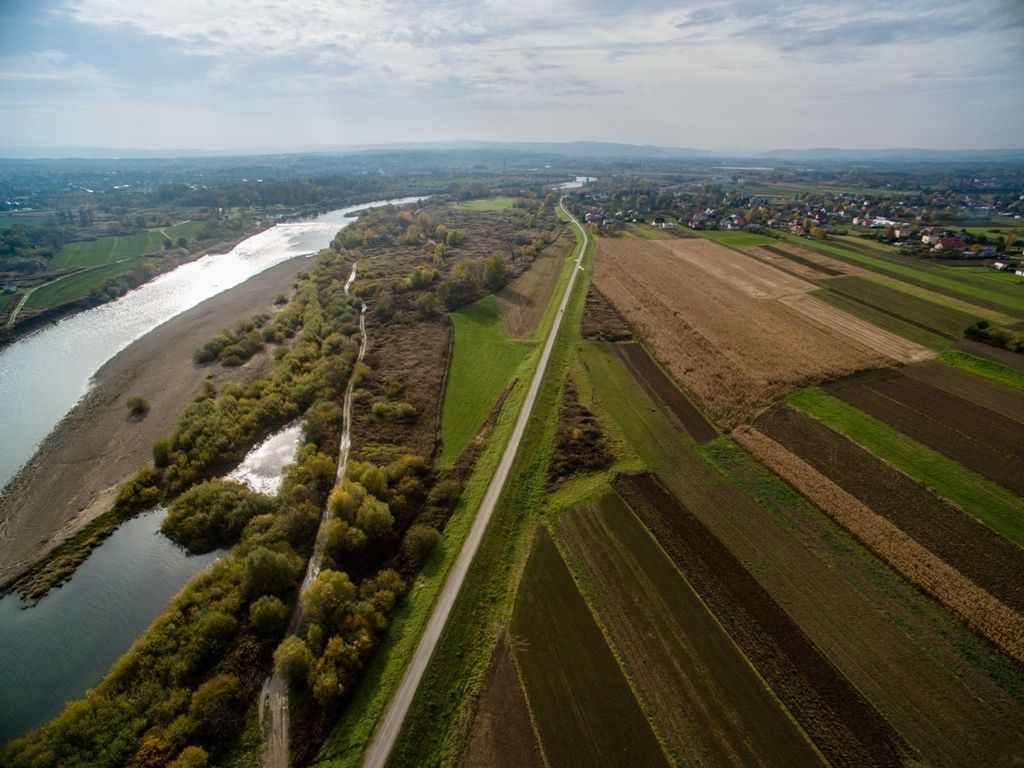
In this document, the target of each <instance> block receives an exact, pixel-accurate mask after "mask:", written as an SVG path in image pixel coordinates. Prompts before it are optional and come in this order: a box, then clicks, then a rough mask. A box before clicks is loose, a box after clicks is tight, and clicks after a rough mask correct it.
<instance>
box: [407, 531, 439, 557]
mask: <svg viewBox="0 0 1024 768" xmlns="http://www.w3.org/2000/svg"><path fill="white" fill-rule="evenodd" d="M440 538H441V535H440V534H439V533H438V532H437V529H436V528H433V527H431V526H429V525H414V526H412V528H410V529H409V530H408V531H406V533H405V539H404V540H403V541H402V552H403V553H404V554H405V556H406V558H408V560H409V562H411V563H412V564H413V565H416V566H419V565H422V564H423V562H424V561H425V560H426V559H427V557H429V556H430V553H431V552H433V551H434V547H436V546H437V542H438V540H439V539H440Z"/></svg>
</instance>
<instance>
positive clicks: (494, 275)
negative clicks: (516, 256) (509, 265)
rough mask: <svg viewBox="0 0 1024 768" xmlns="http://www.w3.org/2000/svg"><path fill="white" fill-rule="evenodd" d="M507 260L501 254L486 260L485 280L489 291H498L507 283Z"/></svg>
mask: <svg viewBox="0 0 1024 768" xmlns="http://www.w3.org/2000/svg"><path fill="white" fill-rule="evenodd" d="M506 271H507V270H506V268H505V260H504V259H503V258H501V256H491V257H490V258H489V259H487V260H486V261H485V262H484V274H483V281H484V286H485V287H486V288H487V290H489V291H496V290H498V289H499V288H501V286H502V285H504V284H505V274H506Z"/></svg>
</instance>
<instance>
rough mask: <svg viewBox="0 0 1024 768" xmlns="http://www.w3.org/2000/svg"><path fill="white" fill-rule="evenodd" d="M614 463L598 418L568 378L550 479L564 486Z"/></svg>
mask: <svg viewBox="0 0 1024 768" xmlns="http://www.w3.org/2000/svg"><path fill="white" fill-rule="evenodd" d="M614 460H615V457H614V456H613V455H612V451H611V448H610V447H609V446H608V441H607V440H605V438H604V434H603V433H602V432H601V426H600V425H599V424H598V423H597V419H596V418H595V417H594V414H593V413H591V412H590V410H589V409H588V408H587V407H586V406H585V405H583V404H582V403H581V402H580V400H579V397H578V395H577V393H576V387H575V386H574V385H573V383H572V379H567V380H566V382H565V392H564V394H563V396H562V408H561V410H560V411H559V413H558V428H557V430H556V432H555V447H554V450H553V451H552V452H551V458H550V460H549V461H550V463H549V464H548V480H549V481H550V482H551V483H553V484H554V483H560V482H562V481H563V480H566V479H568V478H570V477H572V476H573V475H575V474H578V473H580V472H586V471H596V470H600V469H606V468H607V467H609V466H611V464H612V462H613V461H614Z"/></svg>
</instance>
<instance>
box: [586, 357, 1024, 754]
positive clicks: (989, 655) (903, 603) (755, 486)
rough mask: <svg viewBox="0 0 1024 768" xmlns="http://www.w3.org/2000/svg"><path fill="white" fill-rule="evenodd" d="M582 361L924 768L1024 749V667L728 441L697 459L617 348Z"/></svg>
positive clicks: (672, 481) (603, 400)
mask: <svg viewBox="0 0 1024 768" xmlns="http://www.w3.org/2000/svg"><path fill="white" fill-rule="evenodd" d="M578 349H579V354H580V356H581V360H582V362H583V370H584V371H585V372H586V374H587V378H588V385H589V386H584V387H583V389H586V390H587V391H592V392H593V398H594V399H593V402H594V407H595V408H599V409H600V410H601V411H602V412H603V413H605V414H608V415H609V416H610V417H611V418H613V419H614V421H615V422H616V424H617V425H618V427H619V429H620V430H621V432H622V434H623V435H624V437H625V438H626V439H627V440H628V441H629V443H630V444H631V445H632V446H633V447H634V449H635V450H636V451H637V452H638V454H639V457H640V459H641V460H642V461H643V462H644V464H645V465H646V466H647V467H648V468H649V469H651V470H653V471H655V472H657V473H658V475H659V477H660V478H661V480H662V481H663V482H664V483H665V485H666V487H667V489H668V490H669V491H670V492H671V493H672V494H673V495H674V496H676V497H677V498H678V499H679V502H680V503H681V504H683V505H685V507H686V509H688V510H689V511H690V512H691V513H692V515H693V516H694V517H695V518H696V519H697V520H699V521H700V523H701V524H702V525H703V526H704V527H705V528H706V529H707V531H708V532H710V534H711V535H712V536H713V537H714V538H715V539H717V540H718V541H719V542H721V545H722V546H723V547H724V548H726V549H727V550H728V551H729V552H730V553H731V554H732V556H733V557H734V558H736V559H737V560H738V561H739V562H740V563H743V564H744V565H745V567H746V568H747V569H749V572H750V574H751V575H752V576H753V577H754V578H755V579H756V581H757V583H758V585H759V586H760V588H761V589H763V590H764V591H765V593H767V594H768V595H769V596H770V598H771V599H772V600H773V601H775V602H776V603H777V604H778V605H780V606H783V607H784V609H785V612H786V614H787V615H788V616H789V618H790V619H791V620H792V621H793V622H794V623H795V625H796V626H797V627H798V628H799V630H800V631H801V632H803V633H804V634H805V635H806V636H807V638H809V640H810V642H811V643H813V644H814V646H815V647H817V648H818V649H819V650H820V652H821V653H822V654H823V656H824V657H825V659H827V661H828V662H829V663H830V664H831V665H833V666H834V667H835V669H836V670H838V672H839V673H840V674H841V675H842V677H844V678H845V679H846V680H848V681H849V683H850V684H851V685H852V686H853V687H854V688H855V689H856V690H858V691H860V693H861V694H862V695H863V696H864V699H865V700H866V701H867V702H868V703H869V704H870V705H871V706H872V707H873V708H874V709H875V710H877V712H879V713H880V714H881V715H882V716H883V717H884V718H885V720H886V721H887V722H888V723H889V724H890V725H891V727H892V728H893V729H894V730H895V732H896V733H897V734H898V735H899V737H900V738H901V739H902V740H904V741H905V742H906V744H907V745H908V749H909V754H910V755H912V756H916V757H915V758H914V759H918V760H923V761H925V762H927V763H930V764H933V765H938V766H945V765H981V764H985V765H995V764H1003V763H1006V762H1007V761H1008V760H1009V759H1010V756H1011V755H1013V754H1015V753H1016V752H1017V751H1018V750H1019V743H1020V738H1021V736H1022V735H1024V731H1022V728H1021V725H1020V724H1021V723H1022V722H1024V675H1022V673H1021V671H1020V669H1019V668H1018V667H1017V666H1016V665H1015V664H1014V663H1013V662H1011V661H1009V660H1008V659H1007V658H1005V657H1004V656H1002V655H1000V654H998V653H997V652H995V651H993V649H992V647H991V646H990V645H989V644H988V643H987V641H985V640H983V639H981V638H979V637H978V636H977V635H976V634H974V632H972V631H971V630H970V629H968V628H967V627H966V626H965V625H964V624H963V623H962V622H961V621H960V620H959V619H957V618H955V617H953V616H952V615H950V613H949V612H948V611H947V610H945V609H944V608H942V607H941V606H940V605H938V604H937V603H936V602H934V601H933V600H932V599H930V598H928V597H926V596H925V595H923V594H922V593H921V592H919V591H918V590H917V589H916V588H915V587H914V586H913V585H912V584H910V583H908V582H907V581H906V580H905V579H904V578H903V577H902V576H901V575H900V574H899V573H897V572H895V571H894V570H892V569H891V568H890V567H889V566H887V565H886V564H885V563H884V562H882V561H881V560H879V559H878V558H877V557H876V556H875V555H873V554H872V553H871V552H870V551H868V550H867V549H865V548H864V547H863V546H862V545H861V544H860V543H859V542H858V541H857V540H856V539H855V538H853V537H851V536H850V534H849V533H847V532H846V531H845V530H844V529H843V528H842V527H840V526H839V525H837V524H836V523H835V522H833V521H832V520H831V519H830V518H829V517H828V516H826V515H824V514H822V513H821V512H820V511H819V510H817V508H815V507H814V506H812V505H810V504H809V503H808V502H807V501H806V500H805V499H804V498H802V497H801V496H800V495H799V494H797V493H796V492H794V491H793V490H792V489H791V488H790V487H789V486H787V485H785V484H784V483H783V482H782V481H781V480H779V478H777V477H776V476H775V475H773V474H771V473H769V472H768V471H766V470H765V469H764V468H763V467H761V466H760V465H759V464H757V463H756V462H755V461H753V460H752V459H751V458H750V457H749V456H748V455H746V454H745V453H743V452H742V451H740V450H738V449H737V448H736V447H735V446H734V445H733V444H732V442H731V441H730V440H728V439H727V438H719V439H718V440H715V441H713V442H711V443H709V444H707V445H706V446H704V447H701V448H699V449H697V450H694V449H693V448H690V447H688V445H687V443H686V442H685V440H680V437H679V427H678V426H675V424H676V423H675V422H674V420H670V419H668V418H667V417H666V416H665V414H664V413H662V411H661V410H660V409H659V408H657V407H656V406H655V405H654V404H652V403H651V401H650V399H649V398H648V397H647V395H646V393H644V392H643V390H642V389H641V388H639V387H638V386H637V385H636V383H635V382H634V380H633V379H632V377H631V376H630V374H629V372H628V370H626V368H625V367H624V366H623V365H622V363H621V360H620V358H619V356H618V355H617V354H616V353H615V351H614V348H613V345H610V344H607V343H601V342H583V343H582V344H581V345H580V346H579V348H578ZM656 535H657V534H656ZM658 538H659V541H661V543H662V546H667V545H666V544H665V541H664V540H663V539H662V537H661V536H660V535H658ZM712 608H713V610H715V611H716V615H719V612H718V610H717V609H715V608H714V606H712ZM720 620H721V619H720ZM728 626H729V625H728V624H727V628H728ZM730 634H732V632H731V631H730ZM734 639H736V638H735V635H734ZM737 641H738V640H737ZM741 646H742V644H741ZM751 653H752V652H751Z"/></svg>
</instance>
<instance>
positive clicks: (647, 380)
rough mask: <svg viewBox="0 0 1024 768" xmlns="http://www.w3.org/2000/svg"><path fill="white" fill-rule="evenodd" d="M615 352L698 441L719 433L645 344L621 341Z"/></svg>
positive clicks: (703, 440)
mask: <svg viewBox="0 0 1024 768" xmlns="http://www.w3.org/2000/svg"><path fill="white" fill-rule="evenodd" d="M615 353H616V354H617V355H618V356H619V358H621V360H622V362H623V363H624V364H625V366H626V369H627V370H628V371H629V372H630V373H631V374H632V375H633V378H634V379H636V380H637V383H639V384H640V386H641V387H643V389H644V391H645V392H646V393H647V395H648V396H649V397H650V398H651V400H652V401H653V402H655V403H657V404H659V405H660V406H663V407H664V408H665V409H667V411H668V412H669V413H671V414H672V415H674V416H675V417H676V418H677V419H679V422H680V423H681V424H682V425H683V427H685V429H686V431H687V432H688V433H689V435H690V437H692V438H693V439H694V440H696V441H697V442H698V443H706V442H708V441H709V440H714V439H715V438H716V437H718V432H716V431H715V428H714V427H713V426H711V424H709V423H708V420H707V419H705V418H704V415H703V414H702V413H701V412H700V411H698V410H697V409H696V408H695V407H694V406H693V403H691V402H690V401H689V400H687V399H686V395H684V394H683V393H682V392H680V391H679V387H677V386H676V385H675V382H673V381H672V380H671V379H670V378H669V377H668V376H667V375H665V372H664V371H663V370H662V369H661V366H659V365H658V364H657V363H656V362H654V360H653V359H652V358H651V356H650V355H649V354H648V353H647V348H646V347H645V346H644V345H643V344H617V345H616V346H615Z"/></svg>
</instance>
